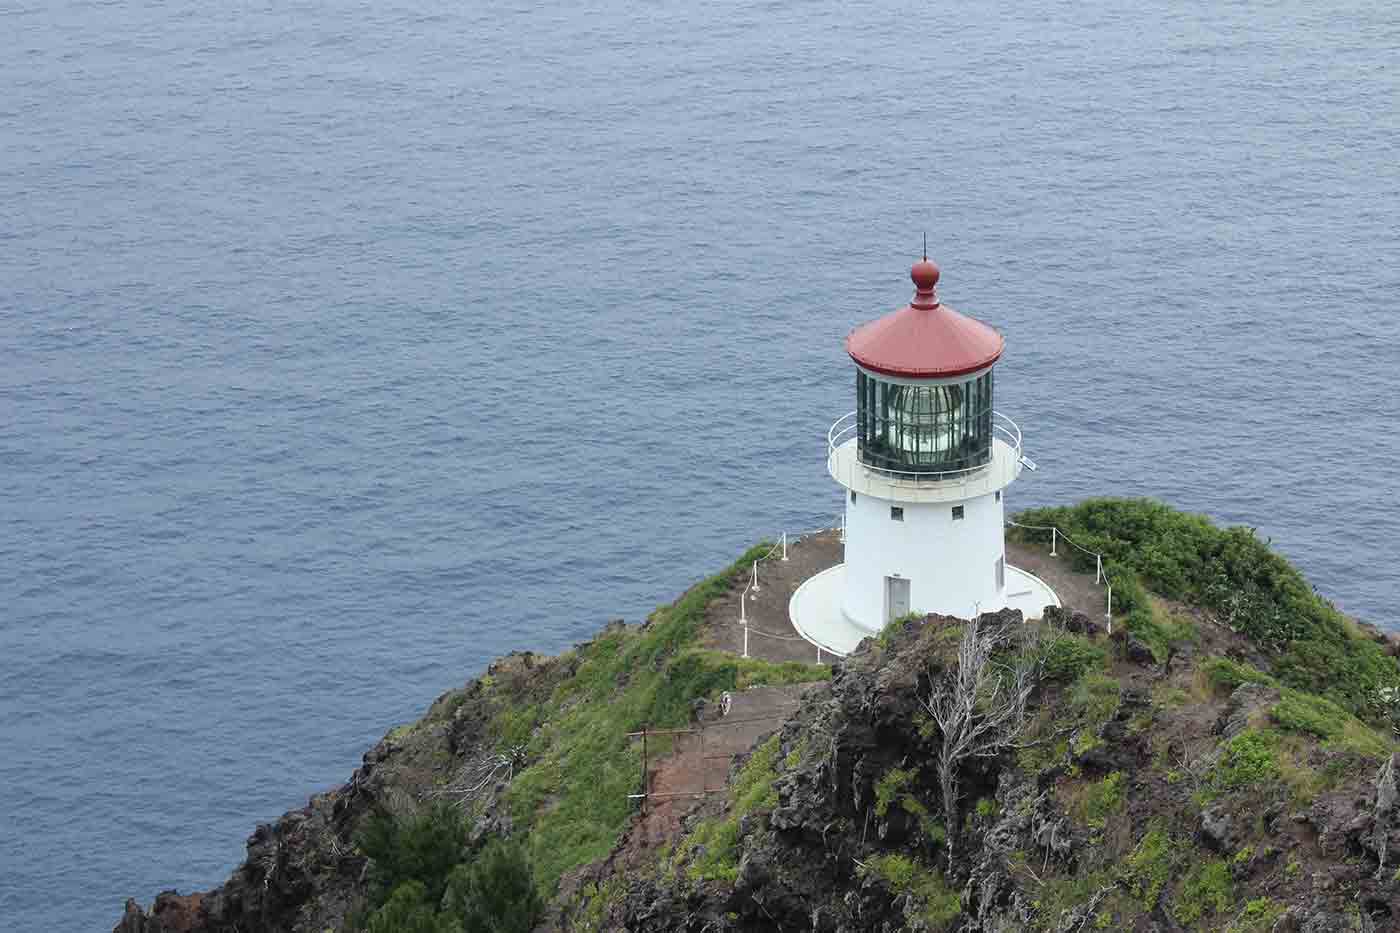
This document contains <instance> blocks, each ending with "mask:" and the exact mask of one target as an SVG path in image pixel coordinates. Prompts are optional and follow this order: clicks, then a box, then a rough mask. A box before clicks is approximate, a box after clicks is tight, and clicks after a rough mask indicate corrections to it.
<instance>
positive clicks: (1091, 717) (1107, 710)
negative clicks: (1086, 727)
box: [1069, 671, 1121, 728]
mask: <svg viewBox="0 0 1400 933" xmlns="http://www.w3.org/2000/svg"><path fill="white" fill-rule="evenodd" d="M1120 692H1121V688H1120V686H1119V683H1118V680H1117V678H1115V677H1112V676H1110V675H1108V674H1105V673H1102V672H1099V671H1090V672H1089V673H1087V674H1085V675H1084V676H1082V677H1080V678H1079V679H1078V680H1077V681H1075V683H1074V687H1073V689H1071V690H1070V694H1069V702H1070V707H1071V708H1072V709H1073V710H1074V711H1075V712H1076V713H1077V714H1079V715H1080V716H1083V717H1084V718H1085V719H1087V720H1088V721H1089V722H1090V723H1091V724H1093V726H1094V727H1095V728H1097V727H1098V726H1101V725H1103V724H1104V723H1106V722H1108V721H1109V720H1110V719H1112V718H1113V716H1114V714H1115V713H1117V712H1118V702H1119V694H1120Z"/></svg>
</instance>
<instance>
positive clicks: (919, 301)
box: [846, 257, 1006, 379]
mask: <svg viewBox="0 0 1400 933" xmlns="http://www.w3.org/2000/svg"><path fill="white" fill-rule="evenodd" d="M909 277H910V278H911V279H913V280H914V288H915V292H914V300H913V301H911V302H910V303H909V304H908V305H906V306H905V307H903V308H900V309H899V310H898V311H895V312H894V313H893V314H887V315H885V316H884V317H882V318H880V319H879V320H876V321H871V322H870V323H869V324H862V325H861V326H859V327H857V328H856V329H855V330H853V331H851V335H850V336H849V337H847V338H846V352H847V353H849V354H850V355H851V359H853V360H855V361H856V362H857V363H859V364H860V365H861V366H863V367H865V368H866V369H868V370H871V371H872V372H877V373H883V374H884V375H886V376H900V377H903V378H905V379H948V378H952V377H953V376H965V375H967V374H968V373H974V372H976V371H977V370H979V369H985V368H986V367H988V366H990V365H991V364H993V363H995V362H996V361H997V359H998V358H1000V357H1001V351H1002V350H1003V349H1005V347H1006V341H1005V340H1004V339H1003V338H1002V336H1001V334H999V333H997V332H996V331H995V330H993V329H992V328H991V327H988V326H987V325H986V324H983V323H982V322H981V321H977V320H973V319H972V318H970V317H964V316H963V315H961V314H959V313H958V312H956V311H954V310H953V309H952V308H950V307H948V306H947V305H945V304H940V303H939V301H938V292H937V291H936V286H937V285H938V266H936V265H934V264H933V263H931V262H929V261H928V259H927V257H925V258H924V259H923V260H922V261H920V262H916V263H914V268H913V269H911V270H910V271H909Z"/></svg>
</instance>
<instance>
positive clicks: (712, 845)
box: [672, 734, 782, 884]
mask: <svg viewBox="0 0 1400 933" xmlns="http://www.w3.org/2000/svg"><path fill="white" fill-rule="evenodd" d="M781 755H782V750H781V748H779V745H778V736H777V735H776V734H775V735H773V736H772V737H770V738H769V739H768V740H767V741H766V742H764V743H763V744H762V745H760V746H758V748H756V749H754V751H753V754H752V755H750V756H749V760H748V761H746V762H744V766H743V767H742V768H741V769H739V773H738V775H737V776H735V778H734V785H733V786H732V787H731V788H730V789H729V800H730V807H729V812H728V813H727V814H726V815H725V816H723V817H720V818H717V819H708V820H701V821H700V823H699V824H698V825H697V826H696V827H695V830H694V831H693V832H691V834H690V835H689V836H687V837H686V838H685V840H684V841H683V842H682V843H681V844H680V845H679V846H678V847H677V848H676V853H675V855H674V856H673V859H672V864H673V865H674V866H675V867H677V868H678V869H680V870H683V871H684V872H685V874H686V876H687V877H689V878H692V879H698V880H701V881H724V882H728V883H730V884H733V883H734V881H735V880H736V879H737V878H738V877H739V820H740V819H742V818H743V817H745V816H748V815H749V814H750V813H753V812H755V811H757V810H771V809H773V808H774V807H776V806H777V805H778V791H777V788H776V787H775V786H774V784H775V782H776V781H777V778H778V771H777V766H778V761H779V759H780V757H781Z"/></svg>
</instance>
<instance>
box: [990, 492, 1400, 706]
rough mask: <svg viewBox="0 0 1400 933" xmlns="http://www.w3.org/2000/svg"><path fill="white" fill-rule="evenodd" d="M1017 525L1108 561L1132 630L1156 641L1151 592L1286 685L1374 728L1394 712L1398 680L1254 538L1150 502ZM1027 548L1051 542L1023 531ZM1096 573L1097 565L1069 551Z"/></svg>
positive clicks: (1026, 517) (1031, 518)
mask: <svg viewBox="0 0 1400 933" xmlns="http://www.w3.org/2000/svg"><path fill="white" fill-rule="evenodd" d="M1017 521H1019V522H1020V523H1022V524H1024V525H1041V526H1048V525H1054V526H1056V527H1058V528H1059V529H1060V530H1061V531H1062V532H1064V533H1065V534H1067V535H1069V536H1070V537H1071V538H1072V539H1073V540H1074V541H1075V542H1076V543H1077V544H1079V545H1081V546H1083V547H1085V548H1088V549H1090V550H1093V551H1098V552H1101V553H1102V554H1103V555H1104V560H1105V568H1106V571H1107V573H1108V577H1109V580H1110V582H1111V583H1112V585H1113V602H1114V609H1115V610H1116V611H1117V612H1119V613H1122V614H1125V615H1127V617H1128V623H1129V627H1130V628H1131V629H1133V630H1134V631H1135V633H1138V632H1139V630H1140V631H1141V633H1143V634H1144V635H1145V640H1148V641H1149V643H1151V641H1152V640H1153V637H1154V631H1153V629H1154V626H1155V625H1156V624H1157V623H1156V622H1155V620H1154V619H1153V617H1152V611H1151V603H1150V600H1149V598H1148V596H1147V591H1146V588H1148V587H1150V588H1151V589H1152V590H1154V591H1155V592H1157V593H1159V594H1161V595H1162V596H1166V597H1168V598H1172V599H1178V600H1183V601H1186V602H1190V603H1193V604H1195V605H1198V606H1201V607H1203V608H1205V609H1208V610H1210V611H1211V612H1212V613H1214V614H1215V615H1216V617H1218V618H1219V619H1220V620H1221V621H1222V622H1224V623H1226V624H1227V625H1229V626H1230V627H1231V628H1232V629H1234V630H1235V631H1237V632H1239V633H1241V634H1243V635H1244V636H1246V637H1247V638H1249V639H1250V640H1251V641H1253V642H1254V643H1255V644H1257V645H1259V646H1260V647H1261V648H1263V649H1265V650H1266V651H1268V652H1269V653H1270V655H1271V656H1272V658H1273V664H1272V668H1273V671H1272V673H1273V675H1274V676H1275V677H1277V678H1278V679H1279V680H1280V681H1281V682H1282V683H1283V684H1285V685H1287V686H1291V687H1297V688H1299V689H1302V690H1307V691H1310V692H1313V693H1318V694H1321V695H1323V696H1326V697H1327V698H1329V699H1331V700H1333V701H1335V702H1336V703H1338V704H1340V705H1341V706H1343V707H1345V708H1346V709H1347V710H1349V711H1351V712H1353V713H1355V714H1357V715H1359V716H1362V717H1363V718H1366V719H1370V720H1372V721H1375V720H1377V719H1380V718H1382V717H1384V716H1385V715H1387V713H1388V712H1389V710H1388V709H1387V707H1386V703H1385V701H1384V699H1383V697H1384V695H1385V694H1384V693H1383V691H1385V690H1387V689H1393V688H1394V687H1395V686H1396V685H1397V684H1400V670H1398V669H1397V667H1396V664H1395V662H1394V660H1393V659H1391V658H1390V657H1388V656H1386V654H1385V652H1384V651H1383V650H1382V649H1381V646H1380V645H1378V644H1376V642H1375V641H1373V640H1371V639H1369V638H1367V637H1365V636H1364V635H1362V634H1361V633H1360V632H1359V631H1357V630H1356V628H1355V626H1354V625H1353V624H1352V623H1351V622H1349V620H1347V619H1346V617H1345V616H1343V615H1342V614H1341V613H1340V612H1339V611H1337V609H1336V607H1335V606H1333V605H1332V604H1331V603H1329V602H1327V601H1326V600H1324V599H1322V598H1321V597H1320V596H1318V595H1317V593H1315V592H1314V591H1313V589H1312V587H1311V586H1309V585H1308V583H1307V581H1306V580H1305V579H1304V578H1303V575H1302V574H1301V573H1299V572H1298V570H1297V569H1296V568H1295V567H1293V565H1291V564H1290V563H1289V562H1288V561H1287V560H1285V559H1284V558H1283V557H1281V556H1280V555H1278V554H1276V553H1275V552H1274V551H1272V550H1271V549H1270V547H1269V543H1268V542H1267V541H1261V540H1259V538H1258V537H1256V535H1255V533H1254V529H1252V528H1240V527H1234V528H1218V527H1216V526H1215V525H1213V524H1212V523H1211V522H1210V520H1209V519H1208V518H1206V517H1205V516H1202V515H1190V514H1187V513H1185V512H1178V511H1176V510H1175V509H1172V508H1170V507H1168V506H1166V505H1163V504H1162V503H1160V502H1155V501H1152V500H1149V499H1089V500H1086V501H1084V502H1082V503H1080V504H1079V505H1075V506H1062V507H1055V508H1042V509H1030V510H1028V511H1026V512H1023V513H1021V514H1020V515H1019V516H1018V517H1017ZM1015 533H1016V535H1017V536H1018V537H1021V538H1023V539H1028V538H1035V539H1036V540H1039V539H1040V538H1042V537H1045V536H1046V535H1047V534H1048V533H1047V532H1039V531H1025V530H1016V532H1015ZM1070 553H1071V555H1072V560H1074V561H1075V563H1076V565H1078V566H1079V567H1080V568H1081V569H1085V570H1092V569H1093V567H1094V559H1093V558H1092V557H1089V556H1088V555H1085V554H1084V553H1083V552H1081V551H1079V550H1078V549H1074V548H1071V549H1070Z"/></svg>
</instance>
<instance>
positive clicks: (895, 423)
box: [788, 256, 1059, 654]
mask: <svg viewBox="0 0 1400 933" xmlns="http://www.w3.org/2000/svg"><path fill="white" fill-rule="evenodd" d="M939 276H940V272H939V268H938V266H937V265H935V264H934V263H932V262H930V261H929V259H928V257H927V256H925V257H924V258H923V259H922V260H920V261H919V262H917V263H915V264H914V267H913V269H912V270H911V271H910V277H911V278H912V279H913V281H914V297H913V299H912V300H911V301H910V302H909V304H908V305H906V306H904V307H903V308H900V309H899V310H897V311H894V312H892V313H890V314H887V315H885V316H884V317H881V318H878V319H876V320H874V321H870V322H868V323H866V324H862V325H861V326H859V327H857V328H856V329H855V330H853V331H851V333H850V335H849V336H848V337H847V338H846V352H847V353H848V354H849V355H850V358H851V360H852V362H853V363H854V364H855V395H856V397H855V410H854V411H852V412H850V413H848V414H846V415H844V416H842V417H841V418H839V419H837V420H836V422H835V424H833V425H832V426H831V430H830V431H829V432H828V433H827V462H826V465H827V471H828V472H829V473H830V474H831V478H832V479H834V480H836V482H837V483H838V484H840V486H841V488H842V493H843V496H844V499H845V523H844V527H845V553H844V560H843V562H842V563H840V564H837V565H836V566H834V567H830V568H828V569H826V570H824V571H822V572H821V573H818V574H816V575H815V576H813V577H811V578H810V579H808V580H806V581H805V582H803V583H802V585H801V586H799V587H798V589H797V590H796V592H794V593H793V596H792V599H791V601H790V603H789V606H788V614H789V617H790V619H791V621H792V624H793V627H794V628H796V629H797V631H798V632H799V633H800V634H801V635H802V636H803V637H804V638H806V639H807V640H808V641H810V642H812V643H814V644H816V645H818V646H820V647H821V648H823V649H825V650H827V651H831V652H834V653H836V654H847V653H849V652H850V651H851V650H853V649H854V648H855V646H856V645H857V644H858V643H859V642H860V640H861V639H862V638H865V637H868V636H870V635H876V634H878V633H879V632H880V630H881V629H883V628H884V627H885V626H886V625H888V624H889V623H890V622H891V621H893V620H895V619H898V618H900V617H902V616H906V615H908V614H909V613H921V614H922V613H929V612H935V613H941V614H945V615H952V616H958V617H960V618H972V617H974V616H976V615H978V614H979V613H983V612H991V611H995V610H999V609H1003V608H1006V607H1007V606H1011V607H1013V608H1017V609H1020V610H1021V611H1022V613H1023V614H1024V615H1025V616H1026V617H1027V618H1039V617H1040V615H1041V613H1042V612H1043V611H1044V608H1045V607H1046V606H1048V605H1054V606H1058V605H1059V599H1058V597H1057V596H1056V595H1055V592H1054V590H1053V589H1051V588H1050V586H1049V585H1047V584H1046V583H1045V582H1044V581H1042V580H1040V579H1039V578H1038V577H1035V576H1034V575H1032V574H1030V573H1028V572H1026V571H1023V570H1020V569H1018V568H1015V567H1011V566H1008V565H1007V563H1006V545H1005V517H1006V492H1007V487H1009V486H1010V485H1011V484H1012V483H1013V482H1014V481H1015V480H1016V479H1017V478H1018V477H1019V476H1020V475H1021V473H1022V471H1023V470H1024V469H1026V468H1029V469H1031V470H1034V469H1035V465H1034V463H1032V462H1031V461H1030V460H1029V459H1028V458H1027V457H1026V456H1025V454H1024V452H1023V450H1022V441H1021V429H1020V428H1019V427H1018V426H1017V424H1016V423H1015V422H1014V421H1012V420H1011V419H1010V418H1008V417H1007V416H1006V415H1003V414H1002V413H1001V412H999V411H997V410H996V408H995V405H994V401H995V386H996V379H995V377H996V365H997V362H998V361H999V360H1000V359H1001V356H1002V352H1003V350H1004V349H1005V347H1006V341H1005V340H1004V339H1003V338H1002V335H1001V334H1000V333H998V332H997V331H996V330H995V329H993V328H992V327H990V326H988V325H987V324H984V323H982V322H981V321H978V320H975V319H974V318H971V317H968V316H966V315H963V314H960V313H958V312H957V311H955V310H953V309H952V308H951V307H949V306H948V305H946V304H943V303H942V301H940V300H939V297H938V282H939Z"/></svg>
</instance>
